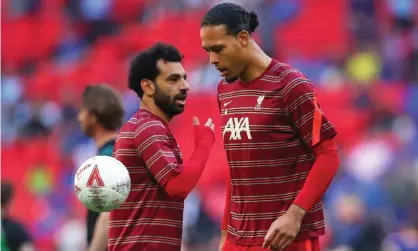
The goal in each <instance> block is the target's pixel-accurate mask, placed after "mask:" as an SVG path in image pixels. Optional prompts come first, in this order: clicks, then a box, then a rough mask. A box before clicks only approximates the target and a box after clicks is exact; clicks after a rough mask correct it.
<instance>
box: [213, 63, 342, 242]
mask: <svg viewBox="0 0 418 251" xmlns="http://www.w3.org/2000/svg"><path fill="white" fill-rule="evenodd" d="M218 103H219V107H220V110H221V116H222V131H223V139H224V147H225V151H226V154H227V158H228V163H229V170H230V175H231V201H230V212H229V220H228V228H227V230H228V240H230V241H232V242H235V243H237V244H240V245H262V244H263V242H264V237H265V236H266V234H267V231H268V229H269V228H270V226H271V224H272V223H273V221H275V220H276V219H277V218H278V217H279V216H281V215H283V214H284V213H285V212H286V211H287V209H288V208H289V207H290V205H291V204H292V202H293V201H294V199H295V198H296V196H297V195H298V193H299V192H300V190H301V188H302V187H303V185H304V183H305V180H306V178H307V176H308V174H309V172H310V170H311V168H312V166H313V164H314V162H315V155H314V153H313V150H312V147H313V146H314V145H315V144H316V143H317V142H319V141H320V140H325V139H331V138H333V137H334V136H335V135H336V131H335V129H334V127H333V125H332V124H331V123H330V122H329V121H328V120H327V119H326V117H325V116H324V115H323V113H322V110H321V108H320V107H319V105H318V102H317V98H316V95H315V93H314V90H313V87H312V85H311V83H310V81H309V80H308V79H307V78H306V77H305V76H304V75H303V74H302V73H300V72H299V71H297V70H296V69H293V68H291V67H290V66H288V65H286V64H283V63H280V62H278V61H275V60H273V61H272V62H271V64H270V65H269V67H268V68H267V70H266V71H265V72H264V73H263V74H262V75H261V76H260V77H258V78H257V79H255V80H253V81H251V82H247V83H243V82H241V81H239V80H237V81H235V82H233V83H225V82H221V83H220V84H219V86H218ZM324 232H325V229H324V216H323V211H322V204H321V202H320V201H318V202H317V203H316V204H315V205H314V206H313V207H312V208H311V210H310V211H309V212H308V213H307V214H306V216H305V218H304V220H303V222H302V226H301V229H300V232H299V235H298V236H297V238H296V241H301V240H305V239H308V238H310V237H316V236H320V235H323V234H324Z"/></svg>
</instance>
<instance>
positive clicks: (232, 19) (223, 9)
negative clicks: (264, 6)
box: [200, 3, 260, 35]
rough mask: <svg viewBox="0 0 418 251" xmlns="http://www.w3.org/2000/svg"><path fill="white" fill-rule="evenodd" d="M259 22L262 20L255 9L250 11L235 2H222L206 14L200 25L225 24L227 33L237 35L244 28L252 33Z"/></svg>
mask: <svg viewBox="0 0 418 251" xmlns="http://www.w3.org/2000/svg"><path fill="white" fill-rule="evenodd" d="M259 24H260V21H259V20H258V16H257V14H256V13H255V12H254V11H252V12H248V11H246V10H245V9H244V8H243V7H241V6H239V5H237V4H233V3H221V4H218V5H215V6H214V7H213V8H212V9H210V10H209V11H208V12H207V13H206V14H205V16H204V17H203V19H202V22H201V24H200V27H204V26H209V25H214V26H217V25H225V26H226V29H227V34H232V35H237V34H238V33H240V32H241V31H244V30H245V31H247V32H248V33H250V34H252V33H253V32H254V31H255V29H256V28H257V27H258V25H259Z"/></svg>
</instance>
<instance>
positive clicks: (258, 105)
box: [255, 95, 264, 111]
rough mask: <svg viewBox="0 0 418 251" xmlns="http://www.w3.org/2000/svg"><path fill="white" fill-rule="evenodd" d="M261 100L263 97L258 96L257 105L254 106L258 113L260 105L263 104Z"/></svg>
mask: <svg viewBox="0 0 418 251" xmlns="http://www.w3.org/2000/svg"><path fill="white" fill-rule="evenodd" d="M263 100H264V95H260V96H258V98H257V105H256V106H255V110H256V111H259V110H261V105H262V104H263Z"/></svg>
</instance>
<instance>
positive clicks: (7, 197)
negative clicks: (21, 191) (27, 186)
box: [1, 181, 13, 206]
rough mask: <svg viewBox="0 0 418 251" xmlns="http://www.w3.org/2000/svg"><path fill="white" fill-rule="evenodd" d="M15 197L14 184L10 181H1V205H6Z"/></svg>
mask: <svg viewBox="0 0 418 251" xmlns="http://www.w3.org/2000/svg"><path fill="white" fill-rule="evenodd" d="M12 197H13V184H12V183H10V182H8V181H2V182H1V205H2V206H6V205H7V204H9V202H10V201H11V200H12Z"/></svg>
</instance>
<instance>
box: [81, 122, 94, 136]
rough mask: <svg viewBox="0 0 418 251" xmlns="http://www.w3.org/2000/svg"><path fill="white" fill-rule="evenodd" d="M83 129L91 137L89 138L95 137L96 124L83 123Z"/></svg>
mask: <svg viewBox="0 0 418 251" xmlns="http://www.w3.org/2000/svg"><path fill="white" fill-rule="evenodd" d="M81 130H82V131H83V133H84V134H85V135H86V136H87V137H89V138H93V137H94V131H95V130H94V125H92V124H89V123H87V124H84V125H81Z"/></svg>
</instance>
